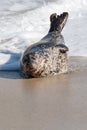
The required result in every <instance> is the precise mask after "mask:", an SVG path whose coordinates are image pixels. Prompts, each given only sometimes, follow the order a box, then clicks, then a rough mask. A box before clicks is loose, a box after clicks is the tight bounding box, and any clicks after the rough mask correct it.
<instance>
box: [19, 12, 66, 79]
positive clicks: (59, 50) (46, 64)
mask: <svg viewBox="0 0 87 130" xmlns="http://www.w3.org/2000/svg"><path fill="white" fill-rule="evenodd" d="M63 14H64V16H63ZM63 14H61V15H62V20H61V21H62V22H63V26H64V24H65V22H66V21H65V22H64V20H65V19H66V20H67V18H68V13H66V15H65V13H63ZM52 15H53V14H52ZM52 15H51V17H50V19H51V27H50V28H52V26H53V25H52V22H54V19H55V18H54V19H53V18H52ZM61 15H60V16H61ZM58 17H59V16H58ZM66 17H67V18H66ZM56 18H57V16H56ZM58 20H59V19H58ZM56 21H57V20H56ZM62 22H61V26H60V24H59V23H58V24H59V25H56V27H57V29H56V27H55V28H54V29H53V28H52V31H51V29H50V30H49V33H48V34H47V35H46V36H45V37H44V38H43V39H41V40H40V41H39V42H38V43H36V44H33V45H31V46H29V47H28V48H27V49H26V50H25V51H24V53H23V55H22V58H21V73H22V74H23V76H24V77H30V76H32V77H45V76H52V75H58V74H60V73H65V72H66V71H67V61H68V60H67V51H68V47H67V46H66V45H65V44H64V38H63V36H62V35H61V31H62V28H63V26H62ZM56 24H57V23H56ZM58 27H59V28H58ZM60 28H61V29H60Z"/></svg>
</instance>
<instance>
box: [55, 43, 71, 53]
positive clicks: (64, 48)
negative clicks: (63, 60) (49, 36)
mask: <svg viewBox="0 0 87 130" xmlns="http://www.w3.org/2000/svg"><path fill="white" fill-rule="evenodd" d="M56 46H57V47H58V48H59V50H60V52H61V53H66V52H67V51H69V48H68V47H67V46H66V45H64V44H58V45H56Z"/></svg>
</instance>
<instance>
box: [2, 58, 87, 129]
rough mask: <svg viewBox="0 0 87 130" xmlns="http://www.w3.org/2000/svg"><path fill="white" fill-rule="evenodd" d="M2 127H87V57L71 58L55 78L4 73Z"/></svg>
mask: <svg viewBox="0 0 87 130" xmlns="http://www.w3.org/2000/svg"><path fill="white" fill-rule="evenodd" d="M7 77H8V78H7ZM12 77H13V78H12ZM0 130H87V58H86V57H71V58H70V60H69V72H68V73H67V74H62V75H59V76H54V77H47V78H37V79H36V78H34V79H21V78H20V76H19V77H18V78H17V79H16V78H15V76H11V75H10V76H5V74H2V73H1V75H0Z"/></svg>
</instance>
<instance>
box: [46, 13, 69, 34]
mask: <svg viewBox="0 0 87 130" xmlns="http://www.w3.org/2000/svg"><path fill="white" fill-rule="evenodd" d="M68 15H69V14H68V12H63V13H62V14H60V15H57V14H56V13H54V14H52V15H51V16H50V22H51V24H50V30H49V32H53V31H58V32H61V31H62V29H63V28H64V26H65V24H66V22H67V19H68Z"/></svg>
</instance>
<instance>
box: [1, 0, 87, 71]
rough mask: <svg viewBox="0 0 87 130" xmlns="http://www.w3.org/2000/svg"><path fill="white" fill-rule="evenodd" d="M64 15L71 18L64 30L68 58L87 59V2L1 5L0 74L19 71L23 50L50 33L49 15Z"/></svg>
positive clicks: (7, 1) (38, 0) (19, 0)
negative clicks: (65, 13) (62, 13)
mask: <svg viewBox="0 0 87 130" xmlns="http://www.w3.org/2000/svg"><path fill="white" fill-rule="evenodd" d="M63 11H68V12H69V14H70V15H69V20H68V23H67V25H66V27H65V29H64V30H63V34H64V37H65V41H66V42H67V46H69V48H70V52H69V55H79V56H80V55H81V56H82V55H84V56H87V44H86V43H87V38H86V37H87V36H86V34H87V29H86V26H87V0H73V1H71V0H3V1H0V70H20V57H21V53H22V52H23V50H24V49H25V48H26V47H27V46H29V45H31V44H32V43H35V42H37V41H38V40H40V39H41V38H42V37H43V36H44V35H45V34H46V33H48V30H49V26H50V23H49V16H50V14H52V13H54V12H57V13H61V12H63ZM83 25H85V26H83Z"/></svg>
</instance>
